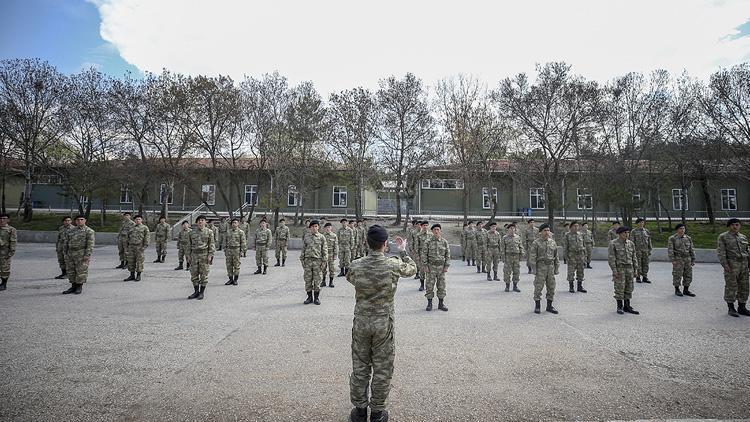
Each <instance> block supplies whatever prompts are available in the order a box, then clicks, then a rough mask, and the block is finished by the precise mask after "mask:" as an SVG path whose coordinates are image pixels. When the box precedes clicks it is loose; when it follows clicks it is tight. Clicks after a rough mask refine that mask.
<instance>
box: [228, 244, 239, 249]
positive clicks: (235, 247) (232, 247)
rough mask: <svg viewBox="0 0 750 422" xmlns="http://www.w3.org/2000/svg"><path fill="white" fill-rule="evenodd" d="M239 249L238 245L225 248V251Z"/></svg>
mask: <svg viewBox="0 0 750 422" xmlns="http://www.w3.org/2000/svg"><path fill="white" fill-rule="evenodd" d="M239 248H240V246H239V245H237V246H226V247H225V249H239Z"/></svg>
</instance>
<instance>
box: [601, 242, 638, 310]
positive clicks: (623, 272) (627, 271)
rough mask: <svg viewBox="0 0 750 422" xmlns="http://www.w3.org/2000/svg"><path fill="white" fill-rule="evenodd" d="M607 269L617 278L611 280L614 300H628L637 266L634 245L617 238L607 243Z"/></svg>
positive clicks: (631, 293)
mask: <svg viewBox="0 0 750 422" xmlns="http://www.w3.org/2000/svg"><path fill="white" fill-rule="evenodd" d="M608 256H609V268H611V269H612V272H613V273H617V276H616V277H615V276H613V277H612V280H613V281H614V284H615V299H616V300H623V299H625V300H630V299H631V298H632V297H633V277H634V276H635V271H636V268H637V266H638V261H637V259H636V257H635V244H633V242H631V241H630V240H629V239H625V241H624V242H623V241H622V240H620V238H619V236H618V238H617V239H615V240H613V241H611V242H609V251H608Z"/></svg>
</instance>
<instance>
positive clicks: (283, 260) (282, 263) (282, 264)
mask: <svg viewBox="0 0 750 422" xmlns="http://www.w3.org/2000/svg"><path fill="white" fill-rule="evenodd" d="M285 265H286V258H284V259H282V260H281V266H282V267H283V266H285Z"/></svg>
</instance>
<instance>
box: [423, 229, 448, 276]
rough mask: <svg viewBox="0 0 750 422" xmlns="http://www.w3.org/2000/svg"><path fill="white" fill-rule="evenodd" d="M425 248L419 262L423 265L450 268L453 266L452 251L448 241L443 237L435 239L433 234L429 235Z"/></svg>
mask: <svg viewBox="0 0 750 422" xmlns="http://www.w3.org/2000/svg"><path fill="white" fill-rule="evenodd" d="M427 236H429V238H428V239H425V241H424V246H423V247H422V250H421V252H420V256H419V262H420V263H422V265H435V266H437V265H442V266H443V268H448V267H449V266H450V265H451V249H450V246H448V241H447V240H445V239H443V238H442V237H435V235H433V234H429V235H427Z"/></svg>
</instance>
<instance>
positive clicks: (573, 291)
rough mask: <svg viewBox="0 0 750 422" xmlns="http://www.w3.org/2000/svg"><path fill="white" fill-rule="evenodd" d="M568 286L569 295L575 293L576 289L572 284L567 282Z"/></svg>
mask: <svg viewBox="0 0 750 422" xmlns="http://www.w3.org/2000/svg"><path fill="white" fill-rule="evenodd" d="M568 284H569V285H570V289H569V290H568V291H569V292H570V293H575V292H576V289H575V288H574V287H573V282H572V281H569V282H568Z"/></svg>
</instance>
